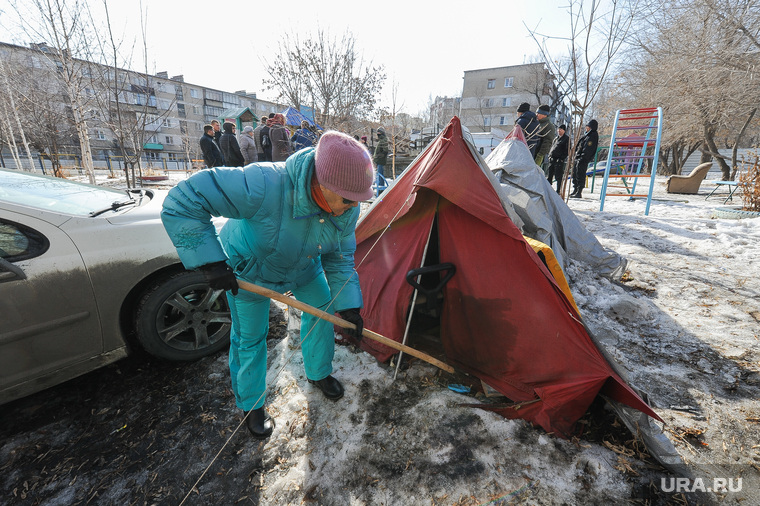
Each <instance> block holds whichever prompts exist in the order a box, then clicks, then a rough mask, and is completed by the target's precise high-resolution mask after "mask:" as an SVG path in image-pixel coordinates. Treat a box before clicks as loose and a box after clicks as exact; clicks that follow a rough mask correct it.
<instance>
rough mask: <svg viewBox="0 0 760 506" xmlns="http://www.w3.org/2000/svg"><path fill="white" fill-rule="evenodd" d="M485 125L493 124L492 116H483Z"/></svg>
mask: <svg viewBox="0 0 760 506" xmlns="http://www.w3.org/2000/svg"><path fill="white" fill-rule="evenodd" d="M483 126H491V118H490V117H489V116H486V117H485V118H483Z"/></svg>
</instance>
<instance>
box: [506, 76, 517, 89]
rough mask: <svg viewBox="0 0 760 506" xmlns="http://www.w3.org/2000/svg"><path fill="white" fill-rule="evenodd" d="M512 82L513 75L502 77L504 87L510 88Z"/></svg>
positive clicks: (513, 80) (513, 79)
mask: <svg viewBox="0 0 760 506" xmlns="http://www.w3.org/2000/svg"><path fill="white" fill-rule="evenodd" d="M514 82H515V78H514V77H507V78H506V79H504V87H505V88H511V87H512V86H513V84H514Z"/></svg>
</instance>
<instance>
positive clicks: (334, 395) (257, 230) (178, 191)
mask: <svg viewBox="0 0 760 506" xmlns="http://www.w3.org/2000/svg"><path fill="white" fill-rule="evenodd" d="M372 180H373V167H372V160H371V158H370V156H369V153H367V151H366V150H365V149H364V147H362V145H361V144H360V143H359V142H357V141H356V140H354V139H353V138H351V137H350V136H348V135H345V134H343V133H339V132H335V131H329V132H326V133H325V134H324V135H322V137H321V138H320V140H319V142H318V143H317V146H316V147H315V148H313V147H312V148H305V149H302V150H300V151H298V152H297V153H295V154H293V155H292V156H291V157H289V158H288V159H287V161H285V162H275V163H253V164H251V165H248V166H246V167H244V168H226V167H220V168H215V169H209V170H203V171H201V172H198V173H196V174H194V175H192V176H190V177H189V178H187V179H186V180H184V181H181V182H180V183H178V184H177V186H175V187H174V188H172V189H171V190H170V191H169V194H168V195H167V197H166V200H165V201H164V205H163V210H162V213H161V219H162V221H163V223H164V227H165V228H166V231H167V233H168V234H169V237H170V238H171V240H172V242H173V243H174V246H175V247H176V249H177V253H178V254H179V257H180V259H181V260H182V263H183V264H184V266H185V267H186V268H187V269H198V270H199V271H200V272H201V273H203V276H204V279H205V280H206V282H207V283H208V285H209V286H210V287H211V288H213V289H217V290H228V292H227V300H228V301H229V305H230V311H231V316H232V331H231V335H230V351H229V368H230V377H231V380H232V390H233V392H234V394H235V402H236V404H237V406H238V408H240V409H241V410H243V412H244V416H245V422H246V425H247V427H248V430H249V431H250V432H251V434H252V435H253V436H254V437H256V438H259V439H265V438H267V437H269V436H270V435H271V434H272V431H273V429H274V426H275V422H274V420H272V419H271V418H270V417H269V415H268V414H267V413H266V411H265V409H264V402H265V395H266V390H267V388H266V370H267V345H266V337H267V334H268V332H269V303H270V300H269V299H268V298H266V297H263V296H260V295H257V294H254V293H251V292H247V291H242V290H239V287H238V283H237V278H240V279H242V280H245V281H248V282H251V283H255V284H257V285H260V286H264V287H266V288H269V289H272V290H276V291H278V292H281V293H282V292H286V291H288V290H290V291H292V292H293V294H294V295H295V297H296V298H297V299H298V300H300V301H302V302H305V303H306V304H309V305H311V306H314V307H317V308H319V309H321V310H323V311H327V312H328V313H331V314H332V313H335V312H338V313H340V315H341V316H342V318H343V319H345V320H348V321H350V322H352V323H354V324H355V325H356V327H357V328H356V329H355V330H354V331H352V332H351V334H352V335H353V336H354V337H356V338H357V339H360V338H361V333H362V329H363V327H364V322H363V320H362V317H361V315H360V313H359V310H360V308H361V307H362V306H363V303H362V294H361V289H360V287H359V279H358V278H357V274H356V270H355V269H354V251H355V249H356V237H355V234H354V230H355V228H356V221H357V219H358V217H359V207H358V202H359V201H362V200H367V199H369V198H371V197H372ZM212 216H223V217H226V218H229V220H228V221H227V223H226V224H225V225H224V226H223V227H222V229H221V231H220V232H219V234H218V237H217V233H216V229H215V228H214V225H213V224H212V222H211V218H212ZM334 347H335V340H334V331H333V324H332V323H330V322H328V321H325V320H322V319H320V318H317V317H315V316H312V315H309V314H307V313H305V312H304V313H303V316H302V319H301V351H302V354H303V361H304V369H305V372H306V378H307V379H308V380H309V383H311V384H313V385H315V388H316V389H318V390H320V391H321V392H322V394H323V395H324V396H325V397H327V398H328V399H331V400H337V399H340V398H341V397H342V396H343V386H342V385H341V383H340V382H339V381H338V380H337V379H336V378H334V377H333V376H332V369H333V366H332V360H333V355H334V351H335V348H334Z"/></svg>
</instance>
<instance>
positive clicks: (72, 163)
mask: <svg viewBox="0 0 760 506" xmlns="http://www.w3.org/2000/svg"><path fill="white" fill-rule="evenodd" d="M58 160H59V162H60V164H61V168H62V169H63V170H66V171H76V172H78V173H80V174H84V169H83V168H82V159H81V157H80V156H79V155H77V154H71V153H61V154H59V155H58ZM19 161H20V164H21V165H20V166H18V165H17V163H16V160H15V159H14V158H13V157H11V156H7V155H6V154H5V153H3V156H2V158H0V166H2V167H3V168H6V169H24V170H29V158H27V157H26V156H21V157H19ZM32 165H33V166H34V168H35V170H40V171H42V173H43V174H52V173H53V162H52V161H51V160H50V157H48V156H47V155H44V154H38V155H36V156H35V155H32ZM140 165H141V166H142V168H143V169H147V170H153V171H164V172H176V171H184V172H187V171H193V170H200V169H202V168H204V167H205V163H204V161H203V160H196V159H189V160H188V159H178V160H169V159H167V158H161V159H153V158H149V157H143V158H142V160H140ZM124 166H125V164H124V160H123V157H121V156H108V157H107V158H106V159H97V160H93V167H94V168H95V169H96V170H107V171H109V172H111V173H120V172H123V171H124Z"/></svg>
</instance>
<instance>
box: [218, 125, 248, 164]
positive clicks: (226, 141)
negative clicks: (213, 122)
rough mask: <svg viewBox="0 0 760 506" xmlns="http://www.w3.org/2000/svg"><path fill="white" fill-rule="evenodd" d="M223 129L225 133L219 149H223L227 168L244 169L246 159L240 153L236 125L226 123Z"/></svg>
mask: <svg viewBox="0 0 760 506" xmlns="http://www.w3.org/2000/svg"><path fill="white" fill-rule="evenodd" d="M222 129H223V130H224V133H223V134H222V139H221V140H220V141H219V147H220V148H221V149H222V156H224V165H225V166H226V167H242V166H243V165H245V159H244V158H243V153H242V152H241V151H240V144H238V141H237V137H235V124H234V123H231V122H229V121H225V122H224V125H223V126H222Z"/></svg>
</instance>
